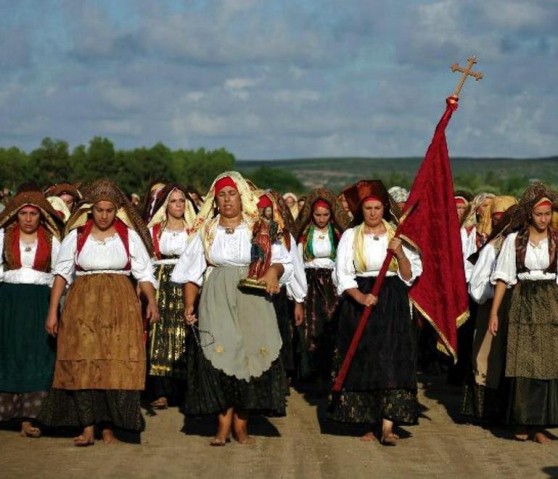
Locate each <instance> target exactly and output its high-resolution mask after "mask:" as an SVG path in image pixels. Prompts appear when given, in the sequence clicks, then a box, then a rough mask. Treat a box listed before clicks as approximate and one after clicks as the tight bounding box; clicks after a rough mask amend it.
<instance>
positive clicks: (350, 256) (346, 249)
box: [333, 228, 422, 295]
mask: <svg viewBox="0 0 558 479" xmlns="http://www.w3.org/2000/svg"><path fill="white" fill-rule="evenodd" d="M374 236H376V237H377V238H378V239H377V240H375V239H374ZM354 238H355V230H354V228H349V229H347V230H346V231H345V232H344V233H343V236H341V240H340V241H339V246H338V247H337V260H336V261H335V270H334V277H333V278H334V282H335V284H336V285H337V294H339V295H341V294H343V292H344V291H345V290H347V289H351V288H357V287H358V284H357V282H356V277H357V276H361V277H367V276H378V274H379V272H380V269H381V267H382V264H383V262H384V259H385V257H386V255H387V247H388V235H387V233H384V234H383V235H371V234H365V235H364V258H365V262H366V271H365V272H363V273H358V274H357V272H356V269H355V263H354V257H355V252H354V247H353V245H354ZM403 251H404V252H405V256H407V258H408V259H409V262H410V263H411V278H410V279H409V280H404V279H403V278H402V277H401V274H400V272H399V270H398V271H397V273H396V272H394V271H388V272H387V274H386V276H395V275H396V274H397V275H398V276H399V278H400V279H401V280H402V281H403V282H404V283H405V284H406V285H407V286H410V285H411V284H413V282H414V281H415V279H416V278H418V277H419V276H420V275H421V273H422V261H421V259H420V256H419V254H418V253H417V252H416V251H415V250H414V249H411V248H410V247H409V246H407V245H406V244H405V243H403Z"/></svg>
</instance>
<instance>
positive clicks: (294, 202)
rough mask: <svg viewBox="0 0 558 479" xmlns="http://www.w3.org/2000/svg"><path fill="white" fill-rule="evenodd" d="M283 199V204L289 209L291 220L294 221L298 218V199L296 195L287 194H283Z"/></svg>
mask: <svg viewBox="0 0 558 479" xmlns="http://www.w3.org/2000/svg"><path fill="white" fill-rule="evenodd" d="M283 199H284V200H285V203H286V204H287V206H288V207H289V210H290V211H291V215H293V219H294V220H296V218H297V217H298V211H299V210H298V198H297V197H296V195H295V194H294V193H291V192H288V193H285V194H283Z"/></svg>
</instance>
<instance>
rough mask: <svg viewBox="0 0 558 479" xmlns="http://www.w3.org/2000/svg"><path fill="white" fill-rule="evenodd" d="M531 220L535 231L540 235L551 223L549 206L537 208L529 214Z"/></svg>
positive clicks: (550, 208)
mask: <svg viewBox="0 0 558 479" xmlns="http://www.w3.org/2000/svg"><path fill="white" fill-rule="evenodd" d="M531 220H532V223H533V226H534V227H535V229H536V230H537V231H538V232H539V233H542V232H543V231H546V229H547V228H548V227H549V226H550V222H551V221H552V207H551V206H537V207H536V208H534V209H533V212H532V213H531Z"/></svg>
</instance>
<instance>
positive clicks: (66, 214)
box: [47, 196, 72, 223]
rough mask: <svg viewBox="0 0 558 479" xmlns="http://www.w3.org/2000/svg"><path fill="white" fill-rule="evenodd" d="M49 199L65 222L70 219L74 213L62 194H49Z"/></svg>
mask: <svg viewBox="0 0 558 479" xmlns="http://www.w3.org/2000/svg"><path fill="white" fill-rule="evenodd" d="M47 201H48V202H49V203H50V204H51V205H52V207H53V208H54V210H55V211H56V213H57V214H58V216H60V218H62V220H63V221H64V223H65V222H66V221H68V220H69V219H70V216H72V213H71V212H70V210H69V209H68V206H67V205H66V203H65V202H64V200H63V199H62V198H60V196H49V197H47Z"/></svg>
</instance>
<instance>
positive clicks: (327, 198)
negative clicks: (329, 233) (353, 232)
mask: <svg viewBox="0 0 558 479" xmlns="http://www.w3.org/2000/svg"><path fill="white" fill-rule="evenodd" d="M321 202H325V203H326V204H328V205H329V209H330V210H331V219H330V221H331V223H332V224H333V225H334V227H335V228H336V229H337V230H338V231H339V232H340V233H343V232H344V231H345V230H346V229H347V228H348V227H349V224H350V223H351V218H350V217H349V215H348V214H347V212H346V211H345V210H344V209H343V205H342V204H341V202H340V201H339V199H338V198H337V196H336V195H335V193H334V192H333V191H331V190H328V189H327V188H316V189H314V190H312V191H310V193H309V194H308V198H307V200H306V203H304V206H303V207H302V210H300V213H299V215H298V218H297V219H296V222H295V231H293V235H294V237H295V238H296V239H297V241H299V240H300V238H301V237H302V236H303V235H304V232H305V231H306V230H307V229H308V228H309V226H310V225H311V223H312V212H313V211H314V208H315V206H316V204H318V203H321Z"/></svg>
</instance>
